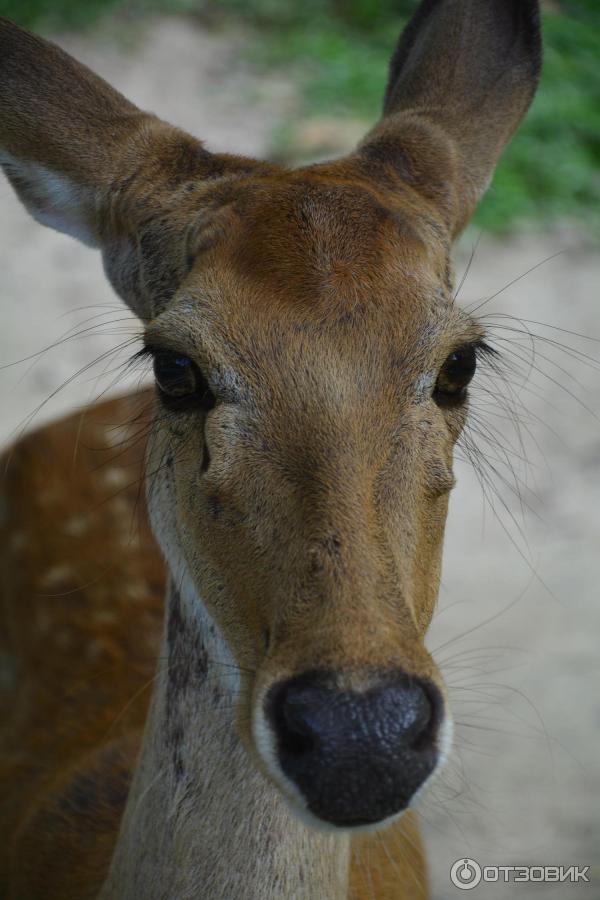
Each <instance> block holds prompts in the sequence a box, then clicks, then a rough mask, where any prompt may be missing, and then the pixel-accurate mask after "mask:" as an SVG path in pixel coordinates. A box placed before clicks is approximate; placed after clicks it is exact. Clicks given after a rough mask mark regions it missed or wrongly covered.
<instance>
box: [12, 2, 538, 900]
mask: <svg viewBox="0 0 600 900" xmlns="http://www.w3.org/2000/svg"><path fill="white" fill-rule="evenodd" d="M540 65H541V37H540V24H539V10H538V4H537V2H536V0H422V2H421V3H420V4H419V5H418V6H417V7H416V11H415V12H414V15H413V17H412V19H411V20H410V21H409V23H408V24H407V26H406V28H405V29H404V31H403V33H402V34H401V36H400V38H399V42H398V44H397V47H396V49H395V51H394V53H393V56H392V59H391V63H390V69H389V80H388V84H387V89H386V91H385V97H384V101H383V112H382V115H381V118H380V120H379V121H378V122H377V123H376V124H375V125H374V127H373V128H372V130H371V131H369V133H368V134H367V135H366V136H365V138H364V139H363V140H362V141H361V142H360V144H359V145H358V146H357V147H356V149H355V150H353V151H352V152H351V153H349V154H348V155H346V156H345V157H343V158H341V159H337V160H333V161H327V162H318V163H315V164H312V165H305V166H302V167H300V168H286V167H284V166H281V165H278V164H271V163H268V162H262V161H256V160H253V159H248V158H243V157H240V156H235V155H228V154H225V153H214V152H209V151H208V150H207V149H205V147H204V146H203V144H202V143H201V142H200V141H199V140H197V139H196V138H194V137H192V136H190V135H188V134H187V133H184V132H183V131H181V130H179V129H177V128H175V127H172V126H170V125H168V124H166V123H165V122H163V121H161V120H159V119H158V118H156V117H155V116H153V115H151V114H149V113H146V112H143V111H141V110H140V109H138V108H137V107H136V106H134V105H133V104H132V103H130V102H129V101H128V100H126V99H125V98H124V97H123V96H121V95H120V94H119V93H117V92H116V91H115V90H113V88H111V87H110V86H109V85H108V84H107V83H105V82H104V81H103V80H101V79H100V78H98V77H97V76H96V75H95V74H93V73H92V72H91V71H90V70H88V69H87V68H86V67H85V66H83V65H81V64H80V63H79V62H77V61H76V60H74V59H73V58H71V57H70V56H69V55H67V54H66V53H65V52H63V51H62V50H61V49H60V48H59V47H58V46H56V45H54V44H53V43H51V42H49V41H47V40H45V39H42V38H40V37H37V36H34V35H33V34H31V33H29V32H27V31H26V30H23V29H22V28H20V27H19V26H17V25H16V24H14V23H12V22H11V21H8V20H7V19H2V20H1V21H0V163H1V165H2V168H3V169H4V172H5V173H6V175H7V177H8V179H9V180H10V182H11V184H12V186H13V187H14V189H15V191H16V193H17V194H18V196H19V198H20V199H21V201H22V202H23V204H24V205H25V207H26V208H27V210H28V211H29V212H30V213H31V215H32V216H34V217H35V218H36V219H37V220H38V221H39V222H41V223H42V224H44V225H47V226H49V227H52V228H55V229H58V230H59V231H61V232H64V233H66V234H68V235H71V236H73V237H75V238H77V239H79V240H80V241H83V242H85V243H86V244H89V245H91V246H93V247H96V248H98V249H99V250H100V252H101V254H102V260H103V265H104V269H105V272H106V275H107V277H108V279H109V281H110V283H111V285H112V286H113V288H114V290H115V291H116V293H117V294H118V295H119V296H120V297H121V298H122V300H123V301H124V302H125V304H126V305H127V307H128V308H129V310H131V311H132V312H133V313H134V314H135V315H136V316H137V317H139V319H140V320H141V323H142V328H143V338H142V340H143V348H142V350H141V351H140V356H141V358H143V359H145V360H147V362H148V364H149V365H152V367H153V372H154V381H155V385H154V387H152V388H149V389H146V390H145V391H143V392H141V393H140V394H139V395H137V394H135V393H133V394H129V395H126V396H122V397H118V398H116V399H109V400H103V401H102V402H98V403H97V404H95V405H94V404H92V405H90V406H89V407H87V408H86V409H85V410H84V411H83V412H82V413H73V414H71V415H69V416H67V417H66V418H65V419H63V420H60V421H57V422H54V423H52V424H50V425H46V426H45V427H43V428H41V429H40V430H37V431H32V432H30V433H28V434H26V435H25V436H24V437H21V438H20V439H19V440H18V441H17V442H16V444H15V445H14V446H12V447H11V448H10V450H9V451H7V454H6V456H5V460H4V471H5V475H4V478H3V482H2V494H3V497H2V506H1V508H2V521H1V523H0V524H1V527H2V538H1V541H0V546H1V552H2V573H3V574H2V592H3V604H2V617H3V627H2V634H3V644H4V649H3V658H4V660H5V665H4V670H5V674H4V677H3V689H2V706H3V722H4V725H3V733H2V743H1V752H0V760H1V773H2V784H3V787H2V793H3V803H2V811H1V812H0V823H1V831H0V833H1V834H2V840H1V842H0V847H1V850H0V872H1V875H0V891H1V893H2V895H3V896H5V897H7V898H10V900H36V898H44V900H83V898H90V900H91V898H98V900H199V898H202V900H259V898H260V900H266V898H273V900H275V898H277V900H349V898H352V900H374V898H377V900H408V898H418V900H421V898H425V897H427V896H428V885H427V870H426V859H425V851H424V848H423V844H422V840H421V836H420V829H419V821H418V812H417V810H416V809H415V806H416V805H417V803H418V800H419V798H420V797H421V796H422V794H423V792H424V791H426V790H427V788H428V786H429V785H430V784H431V783H432V780H434V779H435V777H436V775H437V774H438V773H439V771H440V769H441V768H442V766H443V764H444V761H445V759H446V758H447V756H448V754H449V752H450V747H451V742H452V716H451V711H450V709H449V703H448V697H447V691H446V689H445V687H444V683H443V679H442V676H441V674H440V671H439V670H438V668H437V666H436V664H435V661H434V660H433V658H432V656H431V654H430V653H429V651H428V650H427V649H426V647H425V635H426V632H427V628H428V625H429V623H430V621H431V618H432V615H433V612H434V609H435V605H436V599H437V594H438V588H439V582H440V567H441V559H442V543H443V533H444V527H445V521H446V516H447V510H448V498H449V493H450V491H451V489H452V487H453V484H454V480H455V478H454V475H453V451H454V447H455V445H456V442H457V440H458V438H459V436H460V434H461V430H462V428H463V426H464V424H465V421H466V417H467V415H468V397H469V387H468V386H469V383H470V382H471V380H472V379H473V378H474V377H476V369H477V362H478V359H479V358H480V356H481V353H483V352H485V348H486V344H485V334H484V332H483V330H482V326H481V325H480V323H479V322H478V321H477V319H476V318H473V317H472V316H471V315H470V314H468V313H467V312H465V311H464V310H461V309H460V308H459V306H458V304H457V302H455V296H454V273H453V267H452V263H451V256H450V254H451V247H452V243H453V241H454V239H455V238H456V237H457V235H458V234H459V233H460V232H461V231H462V230H463V228H464V226H465V224H466V223H467V221H468V220H469V218H470V216H471V214H472V213H473V211H474V209H475V207H476V205H477V203H478V201H479V199H480V198H481V196H482V195H483V194H484V192H485V190H486V188H487V187H488V185H489V183H490V180H491V177H492V173H493V170H494V167H495V165H496V162H497V160H498V158H499V156H500V153H501V151H502V149H503V148H504V147H505V146H506V144H507V143H508V141H509V140H510V138H511V137H512V135H513V133H514V131H515V130H516V128H517V126H518V124H519V123H520V122H521V120H522V118H523V117H524V115H525V113H526V111H527V109H528V107H529V105H530V102H531V100H532V97H533V95H534V93H535V89H536V86H537V83H538V79H539V72H540ZM115 423H121V425H120V432H121V431H122V430H123V428H125V429H126V430H127V429H129V431H132V432H136V433H137V431H139V432H140V433H141V438H140V439H139V440H137V441H136V440H124V441H122V442H117V444H118V446H117V444H115V441H114V440H112V438H111V429H114V428H115ZM120 432H119V433H120ZM75 447H77V451H76V452H75V450H74V448H75ZM116 447H117V449H115V448H116ZM142 479H145V485H146V487H145V493H144V491H140V483H141V480H142ZM132 523H135V527H132Z"/></svg>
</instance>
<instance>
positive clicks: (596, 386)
mask: <svg viewBox="0 0 600 900" xmlns="http://www.w3.org/2000/svg"><path fill="white" fill-rule="evenodd" d="M115 36H116V32H115V31H111V29H110V28H108V29H105V30H104V31H103V32H102V33H101V34H100V36H95V38H94V40H93V42H91V41H90V40H89V39H84V38H68V39H64V40H63V41H62V42H63V43H64V44H65V45H66V46H67V47H68V49H70V50H71V51H72V52H74V53H75V54H76V55H78V56H79V57H80V58H81V59H83V60H84V61H86V62H87V63H88V64H89V65H90V66H92V67H93V68H95V69H96V70H98V71H99V72H100V73H101V74H103V75H104V76H105V77H106V78H108V79H110V80H111V81H112V82H113V83H114V84H115V85H116V86H117V87H119V88H120V89H121V90H122V91H123V92H124V93H126V94H127V95H128V96H129V97H131V99H133V100H134V101H135V102H137V103H138V104H140V105H141V106H143V107H146V108H152V109H154V110H155V111H156V112H158V113H159V114H161V115H163V116H164V117H166V118H169V119H170V120H171V121H173V122H174V123H176V124H179V125H182V126H184V127H186V128H188V129H189V130H192V131H193V132H194V133H197V134H199V135H200V136H202V137H204V138H206V139H207V141H208V145H209V147H211V148H215V149H216V148H219V149H224V150H230V151H237V152H242V153H248V154H258V155H260V154H264V153H266V152H267V151H268V146H269V139H270V135H271V134H272V131H273V128H274V127H275V125H276V124H277V122H278V121H279V120H280V119H281V117H282V116H283V114H284V113H287V112H289V110H290V109H292V110H293V109H294V108H295V106H294V104H295V102H296V101H295V99H294V91H293V90H292V89H291V87H290V86H289V84H288V83H287V82H286V79H285V78H282V79H277V78H270V79H265V78H264V76H262V77H261V76H258V75H257V74H256V73H254V72H252V71H250V70H248V69H246V68H245V67H244V66H243V65H242V64H241V63H240V62H239V43H238V39H236V38H233V39H232V38H231V36H217V35H212V34H207V33H204V32H202V31H199V30H197V29H196V28H195V27H192V26H191V25H189V24H188V23H186V22H181V21H172V20H163V21H161V22H160V23H156V24H154V25H149V26H148V27H147V28H146V29H145V30H144V32H143V33H142V34H138V35H136V38H135V40H134V41H133V42H132V40H131V35H129V36H128V37H125V38H124V37H123V35H121V34H119V35H118V40H116V39H115ZM0 211H1V215H0V292H1V296H2V314H3V327H2V329H1V331H0V359H1V361H2V362H3V363H8V362H12V361H15V360H19V359H23V358H26V357H28V356H29V355H30V354H37V353H39V351H40V350H42V349H43V348H44V347H47V346H48V345H50V344H52V343H53V342H55V341H57V340H59V339H60V338H61V337H62V336H64V334H65V333H66V332H67V330H68V329H72V330H73V332H76V333H77V335H78V336H76V337H72V338H71V339H68V340H66V341H65V342H63V343H60V344H59V346H58V347H56V348H55V349H53V350H49V351H48V352H44V353H42V354H41V355H40V356H39V357H36V358H35V360H34V361H33V362H35V364H34V365H31V364H30V363H22V364H21V365H19V366H17V367H15V368H8V369H4V370H2V371H0V440H2V441H7V440H9V438H10V436H11V435H12V434H14V432H15V429H19V428H20V427H22V426H23V425H26V426H28V425H29V424H30V414H32V413H33V412H34V410H35V409H36V407H37V406H38V404H40V403H42V402H43V401H46V400H47V398H48V397H49V395H50V394H51V393H52V392H53V391H54V390H55V389H56V388H58V387H59V385H61V384H62V383H63V382H64V381H65V380H66V379H69V378H70V377H71V376H73V375H74V373H77V372H78V371H79V370H80V369H81V368H82V367H86V366H87V364H88V363H90V361H91V360H93V359H94V358H96V357H97V356H99V355H101V354H103V353H105V352H106V351H108V350H111V349H112V348H114V347H115V346H116V345H117V344H119V343H120V342H121V341H124V340H126V339H127V338H128V337H130V336H132V335H134V334H135V333H136V331H137V325H136V323H135V321H134V320H133V319H132V318H131V317H130V316H128V315H127V314H126V313H125V312H124V310H123V309H122V308H121V307H120V306H119V303H118V301H117V300H116V299H115V297H114V296H113V294H112V293H111V290H110V288H109V287H108V285H107V284H106V283H105V281H104V279H103V275H102V272H101V266H100V260H99V257H98V256H97V255H96V254H95V253H94V252H92V251H90V250H87V249H86V248H84V247H82V246H79V245H77V244H76V243H75V242H74V241H71V240H70V239H69V238H66V237H63V236H61V235H58V234H54V233H53V232H51V231H49V230H47V229H43V228H41V227H39V226H38V225H36V224H34V223H33V222H32V221H31V220H30V219H29V218H28V217H27V216H26V214H25V213H24V212H23V211H22V210H21V208H20V206H19V205H18V203H17V201H16V200H15V199H14V197H13V196H12V193H11V191H10V189H9V188H8V187H7V185H6V184H5V183H0ZM470 240H471V239H470V238H467V240H466V241H464V242H463V244H462V245H461V247H460V248H459V249H458V251H457V269H458V271H459V273H460V272H461V271H463V270H464V267H465V265H466V260H467V257H468V254H469V251H470ZM558 252H560V255H559V256H557V257H555V258H553V259H551V260H549V261H547V262H545V263H544V264H543V265H541V266H540V267H539V268H537V269H536V270H535V271H534V272H531V273H530V274H529V275H527V276H525V277H524V278H522V279H521V280H520V281H518V282H517V283H516V284H514V285H513V286H512V287H510V288H507V289H506V290H504V291H503V292H502V293H501V294H499V295H498V296H497V297H496V298H494V299H493V300H491V301H490V302H489V303H488V304H487V305H486V306H485V307H484V308H482V310H481V312H482V313H485V318H486V320H487V321H489V323H490V324H491V325H492V324H493V323H495V325H496V328H495V329H494V330H493V333H494V334H495V335H496V337H499V338H508V337H511V336H512V337H513V338H514V341H515V342H513V344H512V345H511V346H507V348H506V349H507V352H508V353H510V351H511V349H512V351H513V352H516V353H518V354H519V355H523V356H524V357H526V358H528V359H529V360H530V355H528V354H529V349H528V347H529V344H528V342H527V341H524V340H523V339H522V338H521V337H519V335H515V334H511V332H509V331H507V330H499V326H510V325H511V324H512V325H513V326H514V327H517V328H518V327H523V326H519V324H518V323H516V324H515V323H511V322H510V320H508V319H505V318H493V317H492V313H494V314H497V315H504V314H509V315H513V316H517V317H522V318H524V319H527V320H531V321H533V322H544V323H549V324H551V325H552V326H555V328H563V329H569V330H570V331H573V332H579V333H581V334H582V335H585V336H595V337H597V338H600V312H599V309H598V296H599V286H600V259H599V258H598V255H597V254H594V253H593V252H592V248H591V247H590V246H589V245H588V246H587V247H586V246H585V245H584V243H583V242H582V240H580V239H579V238H578V237H577V236H576V235H575V234H574V232H573V231H565V232H564V233H560V234H557V233H555V234H553V235H552V236H547V235H546V236H544V235H528V236H520V237H518V238H517V237H515V238H512V239H510V240H505V241H502V242H498V241H493V240H491V239H490V238H487V237H484V238H483V239H482V240H481V242H480V244H479V246H478V249H477V252H476V254H475V258H474V261H473V264H472V266H471V269H470V272H469V275H468V278H467V280H466V282H465V285H464V287H463V289H462V291H461V298H462V302H463V303H464V304H467V305H468V304H470V303H477V302H480V301H481V300H482V299H484V298H487V297H490V296H491V295H493V294H495V293H496V292H497V291H500V290H501V289H502V288H503V287H504V286H505V285H506V284H507V283H508V282H510V281H511V280H513V279H515V278H516V277H517V276H519V275H521V274H523V273H524V272H525V271H526V270H528V269H530V268H531V267H533V266H536V265H537V264H538V263H540V262H541V261H542V260H544V259H546V258H547V257H549V256H551V255H552V254H555V253H558ZM90 316H99V318H96V319H93V320H91V321H86V320H88V319H89V317H90ZM77 323H80V325H79V327H77ZM529 327H530V328H531V329H532V330H534V331H537V332H539V333H540V334H542V335H544V336H545V337H547V338H548V339H549V340H550V341H559V342H564V343H567V344H569V345H570V346H572V347H575V348H576V349H578V350H579V351H580V352H581V353H585V354H589V355H590V356H592V357H595V358H596V360H598V359H600V345H599V344H597V343H594V342H593V341H591V340H586V339H585V338H578V337H576V336H574V335H569V334H564V333H563V332H560V331H556V330H552V329H548V328H543V327H541V326H540V325H533V324H532V325H530V326H529ZM86 328H87V329H91V330H89V331H84V333H83V334H81V333H80V332H81V331H82V329H86ZM129 352H130V351H129ZM126 355H127V354H126V353H124V354H121V356H119V354H116V356H114V357H113V356H112V355H111V356H109V357H108V358H105V359H102V360H101V361H100V363H99V364H98V365H96V366H95V367H93V368H92V369H90V370H85V371H84V372H82V373H81V374H79V375H76V376H75V378H74V380H73V382H72V383H71V385H70V386H68V387H66V388H65V389H64V390H61V391H60V392H59V393H58V394H57V396H55V397H53V398H51V399H50V400H49V401H48V402H47V403H46V404H45V406H44V407H43V409H42V410H41V411H40V412H39V413H38V414H37V415H35V417H34V419H33V422H34V423H35V424H39V423H41V422H43V421H44V420H46V419H47V418H50V417H53V416H55V415H56V414H57V413H59V412H63V411H67V410H70V409H73V408H74V407H75V406H77V405H78V404H81V403H85V402H87V401H88V400H89V399H90V398H93V397H95V396H97V395H98V394H99V393H100V392H102V391H104V390H115V389H118V390H122V389H123V387H124V385H125V384H127V383H128V381H131V376H129V377H128V376H123V375H122V373H120V372H119V371H118V363H119V361H120V360H123V359H124V358H125V357H126ZM507 359H510V356H509V357H507ZM550 360H554V362H552V361H550ZM536 366H537V367H539V368H541V369H542V370H543V371H544V372H545V373H546V376H547V377H544V376H542V375H540V374H538V373H537V372H536V368H535V367H536ZM103 369H105V370H106V371H105V372H104V374H102V372H103ZM530 374H531V378H530V380H529V381H528V382H527V383H525V384H523V383H522V379H520V377H519V376H517V375H516V374H515V375H514V376H513V378H512V380H513V384H514V385H515V386H514V393H513V400H514V401H515V402H517V403H520V402H521V401H522V403H523V405H524V406H523V407H522V408H521V409H520V415H521V419H522V421H523V424H524V426H525V428H526V430H527V428H528V427H529V426H530V427H531V431H532V434H533V438H531V439H530V438H528V437H526V444H527V453H528V455H529V457H530V459H531V465H530V466H529V467H528V469H527V470H523V469H519V477H520V478H522V479H523V480H525V481H526V483H527V487H525V488H524V489H523V492H522V496H523V503H522V505H520V504H519V501H518V500H517V499H516V498H515V497H514V496H512V495H511V492H510V490H509V489H508V488H506V487H503V486H502V485H501V484H500V486H499V489H500V496H501V498H502V500H501V501H498V500H497V501H496V508H497V510H498V513H499V517H500V522H498V521H497V520H496V518H495V517H494V514H493V512H492V510H491V508H490V505H489V504H487V503H485V502H484V500H483V497H482V490H481V487H480V485H479V482H478V479H477V477H476V475H475V474H474V472H473V469H472V468H471V467H470V466H469V465H468V464H466V463H463V462H458V464H457V471H458V477H459V483H458V487H457V489H456V491H455V493H454V494H453V497H452V503H451V514H450V519H449V523H448V532H447V534H448V537H447V542H446V555H445V571H444V579H443V588H442V592H441V598H440V608H439V612H438V614H437V616H436V619H435V622H434V624H433V627H432V629H431V634H430V640H429V643H430V646H431V647H432V648H433V649H434V650H437V653H436V658H437V659H438V661H440V662H441V664H442V670H443V671H444V672H445V674H446V676H447V678H448V681H449V684H450V688H451V695H452V697H453V701H454V710H455V716H456V720H457V727H456V732H457V736H456V748H455V751H454V753H453V756H452V759H451V762H450V764H449V766H448V769H447V771H446V773H445V775H444V777H443V778H442V780H441V781H440V782H439V783H438V784H437V785H436V786H435V787H434V788H433V790H432V791H431V793H430V794H429V796H428V797H427V798H426V799H425V801H424V803H423V817H424V822H425V832H426V839H427V844H428V848H429V859H430V866H431V871H432V879H433V889H434V896H435V897H436V898H439V900H443V898H447V897H451V896H461V894H462V892H461V891H458V890H457V889H456V888H453V887H451V885H450V882H449V870H450V866H451V864H452V862H453V861H454V860H456V859H457V858H459V857H463V856H468V857H471V858H473V859H475V860H477V861H479V863H480V864H481V865H488V866H492V865H521V864H529V865H531V864H579V865H588V864H591V865H595V866H596V867H598V866H599V865H600V826H599V820H600V762H599V757H600V741H599V731H600V690H599V688H600V671H599V668H600V664H599V653H598V643H599V635H600V602H599V601H600V597H599V584H600V559H599V554H598V551H599V545H600V477H599V472H600V422H599V419H598V416H599V415H600V402H599V401H598V397H599V395H600V372H599V370H598V367H597V366H596V367H595V368H594V366H593V365H586V364H585V363H584V361H583V360H582V359H577V358H576V357H574V356H573V355H572V354H570V355H569V354H564V353H562V351H560V349H558V348H557V347H556V346H553V345H552V343H550V344H548V343H543V342H538V343H537V347H536V358H535V361H534V367H532V368H531V372H530ZM115 377H116V378H117V381H118V383H116V384H115ZM488 386H491V384H490V385H488ZM494 390H495V389H494ZM488 400H489V397H488ZM485 403H486V400H485V395H484V394H483V393H482V392H479V394H478V396H477V397H476V398H475V406H476V408H478V409H479V410H480V412H484V411H485V410H487V406H485ZM492 405H493V404H492ZM586 407H588V408H586ZM490 415H492V414H491V413H490ZM489 423H490V425H491V426H492V427H496V428H498V429H499V434H500V436H501V440H502V441H503V442H504V443H505V445H506V446H509V447H512V450H513V451H514V452H515V453H516V455H517V456H518V455H520V454H521V448H520V446H519V444H518V443H517V442H516V440H515V438H514V435H512V434H511V426H510V422H509V421H508V419H507V418H506V417H504V418H502V417H500V418H498V417H496V418H491V419H489ZM536 442H537V445H536ZM494 452H495V454H496V456H500V457H501V456H502V451H501V450H498V449H496V450H495V451H494ZM512 458H513V459H515V457H514V456H513V457H512ZM516 462H517V464H518V460H516ZM498 466H499V467H500V469H501V467H502V463H498ZM496 480H497V481H498V479H496ZM502 502H506V503H507V504H508V506H509V508H510V511H511V514H512V515H514V517H515V518H514V521H513V520H512V519H511V518H510V517H509V515H508V513H506V512H505V511H504V510H503V507H502ZM465 632H466V634H465ZM595 877H596V883H595V885H594V884H592V885H589V886H588V887H585V886H581V885H580V886H574V885H560V886H554V887H553V886H552V885H540V886H537V887H534V886H531V885H527V884H518V885H517V884H513V885H511V886H496V887H493V886H491V885H485V886H480V887H478V888H477V889H475V890H473V892H472V893H471V894H470V896H473V897H478V896H485V897H486V898H488V897H489V898H504V897H515V898H522V900H525V898H533V897H535V898H537V897H544V898H548V900H551V898H552V900H571V898H573V900H576V898H579V897H582V898H583V897H595V898H598V897H600V868H597V869H596V875H595ZM324 900H326V898H324Z"/></svg>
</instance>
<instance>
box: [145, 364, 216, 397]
mask: <svg viewBox="0 0 600 900" xmlns="http://www.w3.org/2000/svg"><path fill="white" fill-rule="evenodd" d="M152 353H153V356H154V378H155V380H156V386H157V388H158V392H159V395H160V397H161V399H162V400H163V401H164V402H166V403H168V404H170V405H174V406H176V407H177V408H183V407H185V408H186V409H192V408H196V409H202V410H204V411H205V412H208V411H209V410H210V409H212V408H213V406H214V405H215V402H216V401H215V397H214V395H213V393H212V391H211V390H210V388H209V386H208V383H207V381H206V379H205V378H204V376H203V375H202V373H201V371H200V369H199V368H198V366H197V365H196V364H195V363H194V362H193V361H192V360H191V359H190V358H189V357H188V356H183V355H182V354H181V353H174V352H172V351H170V350H153V351H152Z"/></svg>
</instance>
